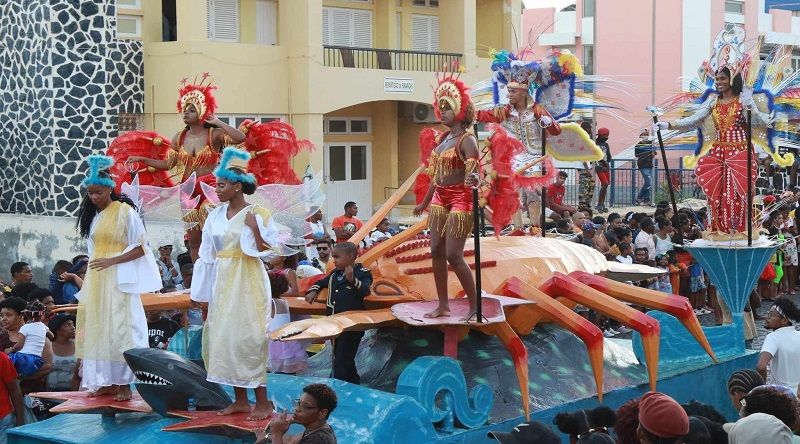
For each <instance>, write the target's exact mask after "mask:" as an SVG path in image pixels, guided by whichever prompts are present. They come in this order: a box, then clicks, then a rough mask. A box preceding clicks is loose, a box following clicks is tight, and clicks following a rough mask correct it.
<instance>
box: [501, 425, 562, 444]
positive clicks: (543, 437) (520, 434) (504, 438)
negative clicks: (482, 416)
mask: <svg viewBox="0 0 800 444" xmlns="http://www.w3.org/2000/svg"><path fill="white" fill-rule="evenodd" d="M487 436H489V438H492V439H495V440H497V441H499V442H500V443H502V444H528V443H536V444H561V438H559V437H558V435H556V433H555V432H554V431H552V430H550V428H549V427H547V425H545V424H544V423H542V422H539V421H529V422H523V423H522V424H519V425H517V426H516V427H514V428H513V429H511V431H510V432H489V433H488V435H487Z"/></svg>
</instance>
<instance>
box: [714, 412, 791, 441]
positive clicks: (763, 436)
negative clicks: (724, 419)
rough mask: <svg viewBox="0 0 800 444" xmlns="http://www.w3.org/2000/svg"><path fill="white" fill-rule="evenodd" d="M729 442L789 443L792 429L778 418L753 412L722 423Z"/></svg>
mask: <svg viewBox="0 0 800 444" xmlns="http://www.w3.org/2000/svg"><path fill="white" fill-rule="evenodd" d="M722 428H723V429H724V430H725V431H726V432H727V433H728V442H729V443H730V444H751V443H762V442H763V443H767V442H768V443H770V444H790V443H791V442H792V431H791V430H790V429H789V427H787V426H786V424H784V423H783V421H781V420H780V419H778V418H776V417H774V416H772V415H767V414H766V413H753V414H752V415H749V416H746V417H744V418H742V419H740V420H738V421H736V422H729V423H727V424H723V425H722Z"/></svg>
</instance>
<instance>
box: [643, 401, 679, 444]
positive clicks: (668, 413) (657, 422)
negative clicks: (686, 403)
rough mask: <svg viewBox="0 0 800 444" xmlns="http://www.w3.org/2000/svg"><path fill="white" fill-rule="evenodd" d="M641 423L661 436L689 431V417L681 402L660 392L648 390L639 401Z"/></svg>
mask: <svg viewBox="0 0 800 444" xmlns="http://www.w3.org/2000/svg"><path fill="white" fill-rule="evenodd" d="M639 424H640V425H641V426H642V427H644V428H645V429H646V430H647V431H648V432H650V433H652V434H653V435H655V436H657V437H659V438H676V437H678V436H683V435H685V434H687V433H689V417H688V416H687V415H686V411H685V410H683V407H681V405H680V404H678V402H677V401H675V400H674V399H672V398H671V397H669V396H667V395H665V394H663V393H659V392H647V393H645V394H644V396H642V400H641V401H639Z"/></svg>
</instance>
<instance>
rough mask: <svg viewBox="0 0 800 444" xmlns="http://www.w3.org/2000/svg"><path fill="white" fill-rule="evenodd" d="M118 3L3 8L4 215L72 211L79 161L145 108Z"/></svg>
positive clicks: (137, 46)
mask: <svg viewBox="0 0 800 444" xmlns="http://www.w3.org/2000/svg"><path fill="white" fill-rule="evenodd" d="M115 3H116V2H115V0H90V1H85V0H25V1H6V2H0V99H2V100H0V154H2V156H1V157H0V212H8V213H23V214H39V215H53V216H72V215H74V214H75V213H76V211H77V209H78V206H79V203H80V183H81V181H82V180H83V177H84V167H83V165H82V162H83V159H84V158H86V156H88V155H89V154H93V153H99V152H102V151H103V150H105V148H106V147H107V146H108V144H109V143H110V142H111V140H112V139H113V138H114V137H116V135H117V134H118V131H119V127H118V116H119V114H120V113H131V114H141V113H142V112H143V106H144V105H143V103H144V72H143V58H142V45H141V42H138V41H133V40H119V39H117V36H116V12H115V10H116V7H115ZM0 228H4V227H0Z"/></svg>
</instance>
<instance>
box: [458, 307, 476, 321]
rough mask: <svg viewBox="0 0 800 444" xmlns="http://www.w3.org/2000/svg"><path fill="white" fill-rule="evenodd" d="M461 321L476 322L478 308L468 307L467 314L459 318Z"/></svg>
mask: <svg viewBox="0 0 800 444" xmlns="http://www.w3.org/2000/svg"><path fill="white" fill-rule="evenodd" d="M461 322H464V323H470V322H478V310H477V309H472V308H470V309H469V314H467V316H466V317H464V318H461Z"/></svg>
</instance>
